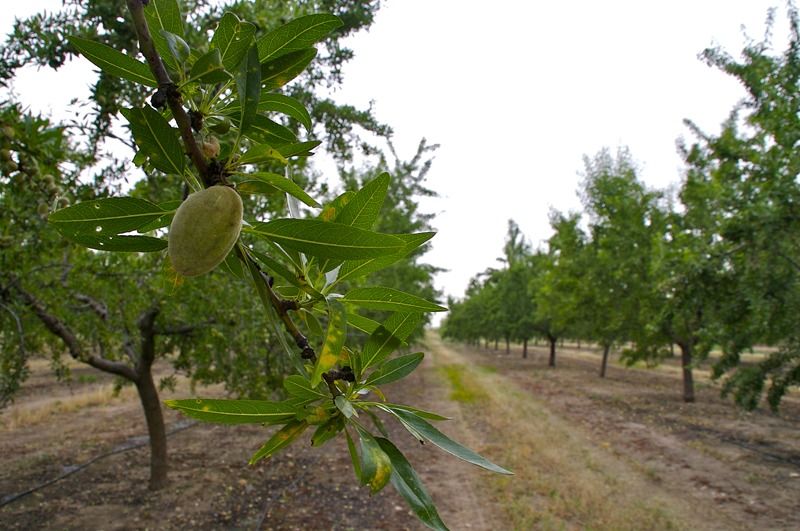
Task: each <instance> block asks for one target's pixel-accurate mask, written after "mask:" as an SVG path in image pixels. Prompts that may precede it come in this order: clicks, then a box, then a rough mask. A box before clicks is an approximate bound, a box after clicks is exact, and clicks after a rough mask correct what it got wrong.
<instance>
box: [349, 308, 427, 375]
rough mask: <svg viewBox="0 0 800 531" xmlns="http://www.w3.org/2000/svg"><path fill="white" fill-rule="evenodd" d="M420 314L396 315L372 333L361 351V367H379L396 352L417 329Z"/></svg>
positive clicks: (391, 316)
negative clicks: (378, 365) (379, 364)
mask: <svg viewBox="0 0 800 531" xmlns="http://www.w3.org/2000/svg"><path fill="white" fill-rule="evenodd" d="M421 320H422V315H420V314H419V313H394V314H392V315H390V316H389V318H388V319H386V321H385V322H384V323H383V324H382V325H381V326H380V327H378V328H377V329H376V330H375V331H373V332H372V335H370V337H369V339H368V340H367V342H366V343H365V344H364V348H363V349H362V351H361V367H362V368H363V369H364V370H366V369H368V368H370V367H372V366H373V365H377V364H378V363H380V362H381V361H383V359H384V358H385V357H386V356H388V355H389V354H391V353H392V352H394V351H395V349H397V348H398V347H399V346H400V345H401V344H402V343H403V341H405V340H406V339H407V338H408V336H410V335H411V333H412V332H413V331H414V330H415V329H416V328H417V325H419V323H420V321H421Z"/></svg>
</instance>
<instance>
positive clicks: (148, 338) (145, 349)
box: [136, 306, 161, 375]
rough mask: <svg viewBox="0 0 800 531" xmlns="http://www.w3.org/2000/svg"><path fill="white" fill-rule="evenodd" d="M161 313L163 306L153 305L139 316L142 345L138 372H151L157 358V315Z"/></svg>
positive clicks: (137, 367)
mask: <svg viewBox="0 0 800 531" xmlns="http://www.w3.org/2000/svg"><path fill="white" fill-rule="evenodd" d="M160 313H161V308H159V307H158V306H153V307H151V308H149V309H147V310H145V311H144V312H143V313H142V314H141V315H140V316H139V333H140V334H141V338H142V346H141V347H140V351H139V359H138V360H137V361H136V374H138V375H141V374H146V373H149V372H150V367H152V366H153V361H154V360H155V359H156V331H155V323H156V317H158V314H160Z"/></svg>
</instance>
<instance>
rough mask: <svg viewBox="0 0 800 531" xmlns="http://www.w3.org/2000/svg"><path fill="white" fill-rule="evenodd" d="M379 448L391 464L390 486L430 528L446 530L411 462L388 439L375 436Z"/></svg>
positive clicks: (438, 530) (439, 530) (440, 530)
mask: <svg viewBox="0 0 800 531" xmlns="http://www.w3.org/2000/svg"><path fill="white" fill-rule="evenodd" d="M375 440H376V441H377V443H378V445H379V446H380V447H381V449H382V450H383V451H384V453H386V455H387V456H388V457H389V461H390V462H391V464H392V477H391V482H392V486H393V487H394V488H395V490H397V492H398V493H399V494H400V495H401V496H402V497H403V498H405V500H406V502H408V505H409V506H410V507H411V510H412V511H414V514H416V515H417V517H418V518H419V519H420V520H421V521H422V523H424V524H425V525H426V526H428V527H430V528H431V529H436V530H437V531H447V526H446V525H445V524H444V522H443V521H442V519H441V517H440V516H439V513H438V511H437V510H436V506H435V505H434V504H433V499H432V498H431V497H430V495H429V494H428V491H427V490H425V487H424V486H423V485H422V480H421V479H420V478H419V476H418V475H417V473H416V472H415V471H414V468H413V467H412V466H411V463H409V462H408V460H407V459H406V458H405V456H404V455H403V454H402V453H401V452H400V450H398V449H397V447H396V446H395V445H394V444H392V442H391V441H389V440H388V439H384V438H382V437H377V438H376V439H375Z"/></svg>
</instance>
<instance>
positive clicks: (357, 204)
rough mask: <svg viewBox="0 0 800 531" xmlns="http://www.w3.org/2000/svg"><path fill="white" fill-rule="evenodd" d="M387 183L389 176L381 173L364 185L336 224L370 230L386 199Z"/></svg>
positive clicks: (337, 219) (344, 209) (343, 210)
mask: <svg viewBox="0 0 800 531" xmlns="http://www.w3.org/2000/svg"><path fill="white" fill-rule="evenodd" d="M389 181H390V177H389V174H388V173H382V174H380V175H378V176H377V177H375V178H374V179H372V180H371V181H370V182H368V183H367V184H365V185H364V186H363V187H362V188H361V189H360V190H359V191H358V192H356V195H355V196H353V198H352V199H351V200H350V202H349V203H347V206H345V207H344V208H343V209H342V212H341V214H339V215H338V216H337V217H336V223H341V224H343V225H350V226H352V227H356V228H359V229H371V228H372V226H373V225H374V224H375V220H377V219H378V214H380V211H381V207H382V206H383V202H384V200H385V199H386V192H387V191H388V190H389Z"/></svg>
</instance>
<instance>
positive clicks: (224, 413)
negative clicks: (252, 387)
mask: <svg viewBox="0 0 800 531" xmlns="http://www.w3.org/2000/svg"><path fill="white" fill-rule="evenodd" d="M164 404H166V405H167V406H168V407H171V408H172V409H177V410H178V411H180V412H182V413H183V414H184V415H188V416H190V417H192V418H195V419H197V420H202V421H204V422H216V423H219V424H279V423H281V422H285V421H287V420H289V419H292V418H294V416H295V414H296V405H294V404H292V403H289V402H269V401H267V400H213V399H203V398H191V399H185V400H165V401H164Z"/></svg>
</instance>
